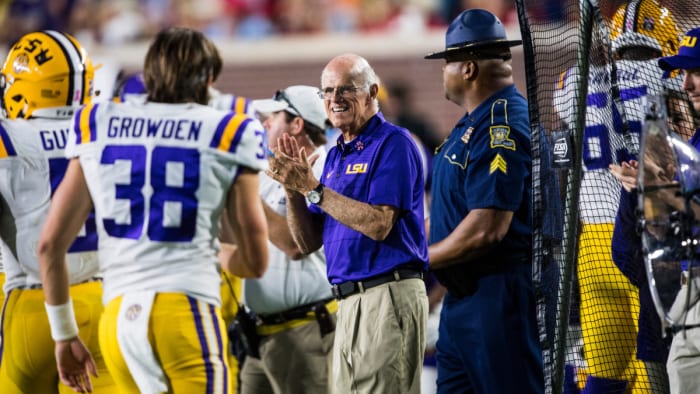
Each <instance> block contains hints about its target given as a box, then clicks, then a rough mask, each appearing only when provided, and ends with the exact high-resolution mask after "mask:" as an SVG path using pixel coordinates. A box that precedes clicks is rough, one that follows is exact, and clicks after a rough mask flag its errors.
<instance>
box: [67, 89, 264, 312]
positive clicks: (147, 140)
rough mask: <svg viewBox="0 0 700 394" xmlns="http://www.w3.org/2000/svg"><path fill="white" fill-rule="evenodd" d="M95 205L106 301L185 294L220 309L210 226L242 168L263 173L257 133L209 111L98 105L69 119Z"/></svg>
mask: <svg viewBox="0 0 700 394" xmlns="http://www.w3.org/2000/svg"><path fill="white" fill-rule="evenodd" d="M72 129H73V132H74V134H73V136H72V138H71V139H70V141H69V143H68V147H67V149H66V154H67V155H68V156H69V157H78V158H79V160H80V164H81V167H82V169H83V173H84V176H85V179H86V182H87V186H88V189H89V191H90V195H91V198H92V201H93V204H94V207H95V218H96V222H97V229H98V234H99V237H100V247H99V258H100V264H101V266H102V267H103V271H104V302H105V303H107V302H109V301H110V300H111V299H113V298H114V297H117V296H119V295H122V294H124V293H126V292H129V291H132V290H146V289H148V290H155V291H161V292H168V291H170V292H185V293H188V294H190V295H192V296H194V297H197V298H199V299H201V300H203V301H206V302H210V303H213V304H216V305H218V304H219V298H220V294H219V286H218V283H219V280H220V276H219V273H218V271H217V268H216V262H217V257H216V254H217V250H218V247H217V237H218V231H219V227H218V219H219V217H220V215H221V212H222V210H223V208H224V206H225V201H226V200H227V196H228V191H229V189H230V187H231V185H232V184H233V182H234V181H235V179H236V176H237V174H238V173H239V172H240V171H241V170H242V167H247V168H250V169H253V170H256V171H259V170H262V169H264V168H265V166H266V163H267V162H266V160H265V158H266V156H265V152H266V149H267V147H266V146H265V141H266V136H265V131H264V128H263V127H262V125H261V124H260V122H259V121H257V120H256V119H254V118H251V117H249V116H247V115H245V114H238V113H232V112H224V111H219V110H216V109H213V108H210V107H207V106H203V105H199V104H193V103H186V104H163V103H152V102H146V103H133V102H126V103H102V104H93V105H89V106H86V107H84V108H82V109H81V110H80V111H79V112H77V113H76V115H75V117H74V125H73V127H72Z"/></svg>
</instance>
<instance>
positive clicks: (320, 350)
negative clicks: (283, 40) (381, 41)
mask: <svg viewBox="0 0 700 394" xmlns="http://www.w3.org/2000/svg"><path fill="white" fill-rule="evenodd" d="M253 108H254V109H255V110H256V111H257V112H259V113H261V114H262V115H264V116H266V119H265V120H264V122H263V125H264V126H265V128H266V129H267V132H268V142H269V144H270V146H277V140H278V138H280V137H281V136H282V135H283V134H287V135H289V136H291V137H292V138H294V139H295V140H296V141H297V143H298V144H299V146H301V147H304V148H305V149H306V151H307V152H313V153H314V154H318V155H319V159H318V160H316V162H315V164H314V166H313V172H314V174H315V175H316V177H320V176H321V172H322V170H323V163H324V162H325V158H326V150H325V148H324V145H325V143H326V135H325V129H326V122H327V118H326V111H325V109H324V107H323V100H321V99H320V98H319V97H318V88H314V87H311V86H302V85H297V86H290V87H288V88H286V89H284V90H280V91H278V92H277V93H276V94H275V96H274V98H272V99H268V100H256V101H254V102H253ZM260 196H261V197H262V199H263V201H264V202H265V204H263V206H264V208H265V216H266V217H267V222H268V225H269V228H270V231H269V238H270V239H269V242H268V247H269V250H270V260H269V267H268V270H267V272H266V273H265V275H264V276H263V277H262V278H259V279H245V280H244V281H243V295H244V303H245V304H246V305H247V306H248V308H250V309H251V310H252V311H253V312H255V314H256V315H257V316H258V319H259V320H260V321H261V322H262V325H260V326H258V328H257V332H258V335H259V336H260V337H261V340H260V345H259V353H260V358H259V359H256V358H253V357H247V358H246V360H245V362H244V364H243V368H242V370H241V375H240V378H241V393H243V394H253V393H254V394H260V393H262V394H265V393H292V394H293V393H319V394H321V393H322V394H325V393H327V392H328V364H329V362H330V353H331V349H332V347H333V338H334V331H335V312H336V310H337V309H338V304H337V302H336V301H335V300H334V299H333V295H332V293H331V287H330V285H329V284H328V280H327V278H326V257H325V254H324V251H323V249H319V250H317V251H315V252H313V253H310V254H306V255H305V254H302V252H301V251H300V250H299V247H298V246H297V245H296V244H295V243H294V240H293V239H292V236H291V233H290V229H289V227H288V225H287V219H286V216H287V198H286V194H285V191H284V188H283V187H282V185H280V184H279V183H278V182H276V181H275V180H273V179H272V178H269V177H268V176H266V175H263V176H262V178H261V179H260Z"/></svg>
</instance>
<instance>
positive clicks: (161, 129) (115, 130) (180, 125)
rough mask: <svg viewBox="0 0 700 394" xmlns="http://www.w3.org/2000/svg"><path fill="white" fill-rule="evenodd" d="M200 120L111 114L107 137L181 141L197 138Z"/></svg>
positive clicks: (200, 125) (200, 127)
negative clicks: (158, 138)
mask: <svg viewBox="0 0 700 394" xmlns="http://www.w3.org/2000/svg"><path fill="white" fill-rule="evenodd" d="M201 130H202V121H193V120H191V119H178V120H175V119H149V118H131V117H120V116H112V117H110V118H109V127H108V129H107V137H109V138H141V137H150V138H157V137H160V138H164V139H175V140H181V141H192V140H198V139H199V134H200V131H201Z"/></svg>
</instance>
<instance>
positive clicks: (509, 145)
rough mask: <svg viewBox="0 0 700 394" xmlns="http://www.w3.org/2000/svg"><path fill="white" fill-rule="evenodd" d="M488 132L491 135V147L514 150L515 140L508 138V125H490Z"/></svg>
mask: <svg viewBox="0 0 700 394" xmlns="http://www.w3.org/2000/svg"><path fill="white" fill-rule="evenodd" d="M489 134H490V135H491V149H494V148H505V149H510V150H515V141H513V140H512V139H510V138H508V136H509V135H510V126H491V127H490V128H489Z"/></svg>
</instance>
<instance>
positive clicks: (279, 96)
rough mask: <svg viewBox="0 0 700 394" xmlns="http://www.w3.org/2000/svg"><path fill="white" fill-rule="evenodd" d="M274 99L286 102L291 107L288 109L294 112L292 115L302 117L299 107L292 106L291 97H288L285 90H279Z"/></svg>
mask: <svg viewBox="0 0 700 394" xmlns="http://www.w3.org/2000/svg"><path fill="white" fill-rule="evenodd" d="M272 99H273V100H276V101H284V102H285V103H287V105H288V106H289V107H288V108H287V109H291V110H292V111H294V113H293V114H292V115H296V116H301V112H299V110H298V109H297V107H295V106H294V104H292V100H290V99H289V96H287V93H286V92H285V91H284V90H278V91H277V92H276V93H275V96H274V97H273V98H272Z"/></svg>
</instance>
